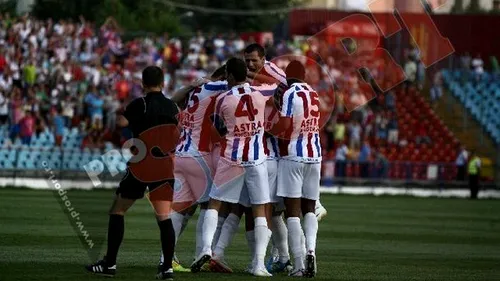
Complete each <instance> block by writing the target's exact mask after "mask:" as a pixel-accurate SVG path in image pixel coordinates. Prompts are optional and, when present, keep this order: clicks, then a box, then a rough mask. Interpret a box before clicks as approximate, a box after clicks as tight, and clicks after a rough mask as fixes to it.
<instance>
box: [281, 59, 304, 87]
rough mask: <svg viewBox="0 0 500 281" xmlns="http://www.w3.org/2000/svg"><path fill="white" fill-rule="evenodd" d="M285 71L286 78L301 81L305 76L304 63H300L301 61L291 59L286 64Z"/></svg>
mask: <svg viewBox="0 0 500 281" xmlns="http://www.w3.org/2000/svg"><path fill="white" fill-rule="evenodd" d="M285 73H286V79H287V80H292V81H295V82H303V81H304V80H305V77H306V69H305V68H304V65H302V63H301V62H300V61H297V60H294V61H291V62H290V63H289V64H288V65H287V67H286V69H285Z"/></svg>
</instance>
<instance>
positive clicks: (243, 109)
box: [234, 95, 259, 121]
mask: <svg viewBox="0 0 500 281" xmlns="http://www.w3.org/2000/svg"><path fill="white" fill-rule="evenodd" d="M258 113H259V111H258V110H257V109H256V108H254V107H253V102H252V97H251V96H250V95H244V96H241V98H240V102H239V103H238V106H237V107H236V112H235V113H234V115H235V116H236V117H245V116H246V117H248V119H249V120H250V121H255V115H257V114H258Z"/></svg>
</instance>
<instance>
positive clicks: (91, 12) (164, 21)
mask: <svg viewBox="0 0 500 281" xmlns="http://www.w3.org/2000/svg"><path fill="white" fill-rule="evenodd" d="M33 14H34V15H35V16H37V17H39V18H49V17H50V18H53V19H55V20H59V19H74V20H76V19H78V17H79V16H80V15H83V16H84V17H85V19H87V20H90V21H94V22H96V23H97V24H98V25H101V24H102V23H104V22H105V20H106V19H107V18H108V17H113V18H114V19H115V20H116V22H117V23H118V24H119V26H120V27H122V28H123V29H124V30H126V31H132V32H135V31H143V32H153V33H164V32H171V33H178V32H180V23H179V18H178V17H177V16H176V15H175V11H174V10H173V9H172V8H170V7H168V6H165V5H164V4H163V3H161V2H153V1H132V0H72V1H68V0H37V1H36V3H35V5H34V8H33Z"/></svg>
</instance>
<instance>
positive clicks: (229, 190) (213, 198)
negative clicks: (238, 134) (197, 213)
mask: <svg viewBox="0 0 500 281" xmlns="http://www.w3.org/2000/svg"><path fill="white" fill-rule="evenodd" d="M243 175H244V170H243V168H242V167H241V166H235V165H232V164H231V163H229V162H228V161H227V160H224V159H221V161H219V165H218V167H217V173H216V174H215V177H214V185H213V186H212V189H211V191H210V201H209V205H208V209H207V211H206V212H205V220H204V222H203V226H202V228H203V234H202V244H203V247H202V250H201V253H200V254H199V255H198V256H197V257H196V259H195V261H194V262H193V264H192V265H191V271H192V272H198V271H199V270H200V269H201V267H202V266H203V264H204V263H205V262H207V261H208V260H210V258H211V257H212V242H213V238H214V235H215V232H216V231H217V222H218V213H219V210H220V209H221V206H222V202H229V203H238V201H239V199H240V194H241V191H242V189H243V183H244V177H243Z"/></svg>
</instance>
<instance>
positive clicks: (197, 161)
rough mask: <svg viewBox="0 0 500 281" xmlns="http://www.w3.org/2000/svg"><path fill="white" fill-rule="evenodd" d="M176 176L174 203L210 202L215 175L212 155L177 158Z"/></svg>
mask: <svg viewBox="0 0 500 281" xmlns="http://www.w3.org/2000/svg"><path fill="white" fill-rule="evenodd" d="M174 174H175V186H174V202H177V203H186V202H192V203H195V202H197V203H205V202H208V200H209V194H210V189H211V186H212V178H213V174H214V169H213V164H212V155H211V154H207V155H204V156H198V157H194V156H187V157H180V156H176V157H175V169H174Z"/></svg>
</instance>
